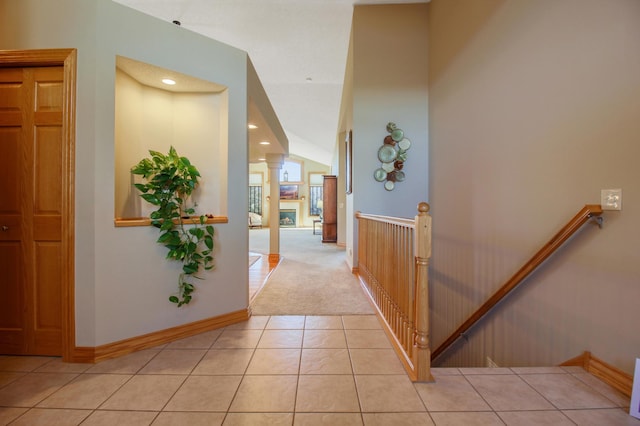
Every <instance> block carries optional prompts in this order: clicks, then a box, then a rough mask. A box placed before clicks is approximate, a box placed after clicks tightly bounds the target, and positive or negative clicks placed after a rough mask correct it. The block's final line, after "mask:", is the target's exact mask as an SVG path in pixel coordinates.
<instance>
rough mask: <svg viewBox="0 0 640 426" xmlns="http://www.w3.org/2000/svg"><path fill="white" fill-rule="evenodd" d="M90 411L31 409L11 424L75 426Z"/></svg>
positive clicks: (21, 425) (20, 425)
mask: <svg viewBox="0 0 640 426" xmlns="http://www.w3.org/2000/svg"><path fill="white" fill-rule="evenodd" d="M89 414H91V410H60V409H48V408H33V409H31V410H29V411H28V412H27V413H25V414H24V415H22V416H21V417H20V418H18V419H17V420H16V421H14V422H13V423H11V424H12V425H15V426H75V425H79V424H80V423H82V420H84V419H85V418H86V417H87V416H89Z"/></svg>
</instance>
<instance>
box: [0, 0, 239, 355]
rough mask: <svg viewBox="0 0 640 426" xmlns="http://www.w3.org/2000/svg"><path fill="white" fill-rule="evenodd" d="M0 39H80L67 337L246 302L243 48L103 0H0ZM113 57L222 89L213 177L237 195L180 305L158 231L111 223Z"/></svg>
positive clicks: (140, 330)
mask: <svg viewBox="0 0 640 426" xmlns="http://www.w3.org/2000/svg"><path fill="white" fill-rule="evenodd" d="M0 40H1V41H0V49H44V48H76V49H78V82H77V128H76V200H75V201H76V211H75V217H76V229H75V234H76V241H75V249H76V259H75V266H76V275H75V288H76V292H75V302H76V338H77V342H76V343H77V345H78V346H97V345H101V344H106V343H110V342H114V341H118V340H121V339H125V338H129V337H134V336H139V335H142V334H145V333H150V332H153V331H158V330H163V329H166V328H169V327H173V326H177V325H181V324H186V323H189V322H193V321H197V320H201V319H205V318H211V317H215V316H218V315H222V314H225V313H228V312H233V311H236V310H239V309H244V308H246V307H247V304H248V282H247V280H248V277H247V274H243V273H239V271H246V270H247V251H248V233H247V218H246V211H247V194H246V191H247V189H246V188H247V179H248V165H247V158H248V157H247V129H246V121H247V97H248V94H247V55H246V53H245V52H242V51H240V50H237V49H234V48H231V47H229V46H227V45H224V44H222V43H218V42H216V41H213V40H211V39H208V38H205V37H202V36H199V35H197V34H195V33H192V32H190V31H188V30H186V29H183V28H180V27H177V26H175V25H173V24H171V23H169V22H163V21H160V20H157V19H155V18H151V17H149V16H147V15H143V14H141V13H139V12H136V11H134V10H132V9H129V8H126V7H124V6H120V5H117V4H115V3H112V2H110V1H104V0H58V1H55V2H53V1H49V0H21V1H19V2H18V1H13V0H0ZM116 55H121V56H126V57H129V58H132V59H135V60H138V61H142V62H147V63H151V64H154V65H157V66H160V67H164V68H167V69H171V70H175V71H177V72H180V73H183V74H188V75H192V76H194V77H197V78H200V79H203V80H208V81H212V82H217V83H220V84H222V85H225V86H227V87H228V88H229V140H230V141H231V143H229V151H228V153H227V158H226V161H227V165H228V170H229V173H228V176H227V177H226V180H225V182H223V183H222V185H223V186H225V187H226V188H227V190H226V192H227V193H229V194H234V195H235V196H234V197H232V198H229V200H228V206H227V214H228V217H229V223H227V224H220V225H216V226H215V227H216V232H217V237H216V244H217V249H216V265H217V267H216V270H215V271H214V272H211V273H207V274H206V275H204V278H205V279H204V280H203V281H200V282H198V283H197V287H198V289H197V291H196V293H195V294H194V296H195V297H194V301H193V302H192V303H191V304H190V305H189V306H188V307H186V308H180V309H177V308H176V307H175V306H174V305H173V304H171V303H170V302H168V301H167V298H168V296H169V295H170V294H172V293H173V292H174V291H176V283H177V274H178V271H179V269H178V265H175V264H170V263H169V262H167V261H165V260H164V257H165V250H164V249H163V248H162V247H161V246H159V245H158V244H156V243H155V240H156V238H157V230H155V229H152V228H150V227H138V228H115V227H114V217H113V212H114V180H115V178H114V169H115V165H114V83H115V69H116V68H115V59H116ZM149 148H152V147H149ZM192 160H194V162H195V159H192ZM196 165H197V166H198V167H200V168H203V167H206V165H199V164H198V163H197V162H196ZM231 189H233V190H231ZM214 214H215V212H214Z"/></svg>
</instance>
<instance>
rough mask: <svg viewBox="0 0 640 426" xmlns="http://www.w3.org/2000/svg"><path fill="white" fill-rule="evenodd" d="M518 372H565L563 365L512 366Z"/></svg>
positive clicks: (512, 369)
mask: <svg viewBox="0 0 640 426" xmlns="http://www.w3.org/2000/svg"><path fill="white" fill-rule="evenodd" d="M511 371H513V372H514V373H516V374H565V373H566V371H564V369H563V367H511Z"/></svg>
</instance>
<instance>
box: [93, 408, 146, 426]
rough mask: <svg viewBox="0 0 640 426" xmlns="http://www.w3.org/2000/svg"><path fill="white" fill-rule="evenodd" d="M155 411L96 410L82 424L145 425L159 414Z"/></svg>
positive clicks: (97, 425)
mask: <svg viewBox="0 0 640 426" xmlns="http://www.w3.org/2000/svg"><path fill="white" fill-rule="evenodd" d="M157 414H158V413H157V412H153V411H112V410H109V411H102V410H101V411H94V412H93V414H91V415H90V416H89V417H87V419H86V420H85V421H84V422H83V423H82V426H114V425H117V426H144V425H150V424H151V422H153V419H154V418H155V417H156V416H157Z"/></svg>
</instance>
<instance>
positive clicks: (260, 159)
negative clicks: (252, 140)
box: [258, 158, 267, 161]
mask: <svg viewBox="0 0 640 426" xmlns="http://www.w3.org/2000/svg"><path fill="white" fill-rule="evenodd" d="M266 160H267V159H266V158H258V161H266Z"/></svg>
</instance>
